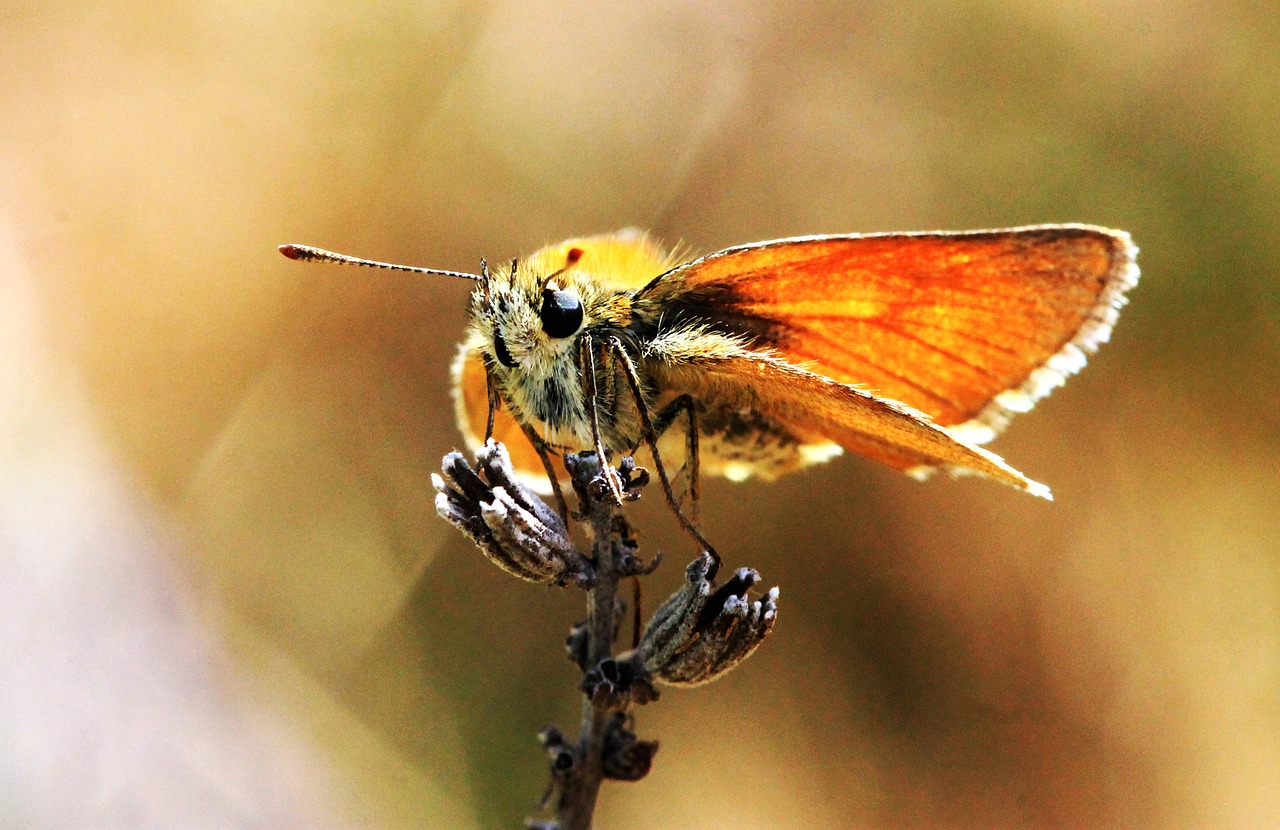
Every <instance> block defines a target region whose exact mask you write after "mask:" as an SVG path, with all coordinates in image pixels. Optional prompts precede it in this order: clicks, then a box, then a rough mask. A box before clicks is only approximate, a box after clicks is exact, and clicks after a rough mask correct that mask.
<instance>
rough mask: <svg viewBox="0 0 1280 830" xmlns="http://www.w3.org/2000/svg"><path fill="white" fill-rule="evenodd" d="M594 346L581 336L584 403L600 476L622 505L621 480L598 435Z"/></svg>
mask: <svg viewBox="0 0 1280 830" xmlns="http://www.w3.org/2000/svg"><path fill="white" fill-rule="evenodd" d="M595 345H596V344H595V341H594V340H593V339H592V338H591V337H590V336H589V335H583V338H582V348H581V349H580V351H579V359H580V361H581V364H582V366H581V368H582V375H583V377H584V378H586V381H587V395H586V403H587V413H588V415H589V416H590V419H591V440H592V443H593V445H594V447H593V448H594V449H595V451H596V457H597V458H599V459H600V474H601V475H603V476H604V480H605V481H606V482H607V483H608V485H609V492H611V493H612V494H613V498H614V500H615V501H617V503H618V504H622V480H621V478H620V477H619V476H618V472H617V471H616V470H614V469H613V467H612V466H610V464H609V456H608V455H606V454H605V449H604V439H603V438H602V437H601V435H600V410H599V408H598V407H597V406H596V401H597V399H598V395H599V394H600V393H599V386H598V385H597V379H596V355H595V351H596V348H595Z"/></svg>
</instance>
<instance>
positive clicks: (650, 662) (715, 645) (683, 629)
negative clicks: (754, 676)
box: [619, 553, 778, 686]
mask: <svg viewBox="0 0 1280 830" xmlns="http://www.w3.org/2000/svg"><path fill="white" fill-rule="evenodd" d="M712 567H713V564H712V559H711V557H710V556H709V555H707V554H705V553H704V554H702V556H700V557H698V558H697V559H695V560H694V561H693V562H692V563H690V565H689V567H688V568H687V569H686V571H685V574H686V579H687V581H686V582H685V585H684V587H682V588H681V589H680V590H679V591H677V592H676V593H674V594H672V595H671V597H670V599H668V600H667V601H666V602H664V603H663V604H662V605H661V606H660V607H659V608H658V610H657V611H656V612H655V613H654V615H653V619H651V620H650V621H649V625H648V626H647V627H646V628H645V631H644V635H643V636H642V637H641V638H640V646H639V648H638V649H637V652H638V654H639V656H640V659H642V660H643V666H644V669H645V672H646V673H648V674H650V675H652V676H653V677H654V678H655V679H657V680H660V681H662V682H664V683H669V684H672V685H677V686H696V685H698V684H701V683H707V682H709V681H711V680H714V679H716V678H717V677H719V676H720V675H722V674H724V673H725V672H727V671H729V670H730V669H732V668H733V667H734V666H736V665H738V664H739V663H741V662H742V661H743V660H745V659H747V657H749V656H750V655H751V653H752V652H753V651H755V650H756V647H757V646H759V645H760V643H761V641H763V640H764V638H765V636H766V635H767V634H768V633H769V631H770V630H772V628H773V623H774V621H775V620H776V619H777V617H778V589H777V588H772V589H770V590H769V592H768V593H766V594H765V595H764V598H763V599H760V600H756V601H754V602H752V601H750V600H748V599H747V590H748V589H749V588H751V587H753V586H754V585H755V584H756V583H757V582H759V581H760V574H758V573H756V572H755V571H753V570H752V569H750V568H739V569H738V570H737V571H736V572H735V573H734V575H733V576H732V577H730V578H729V580H728V581H726V582H725V583H724V584H723V585H721V586H720V587H718V588H717V587H715V586H714V585H713V584H712V583H711V582H710V580H708V578H707V576H708V574H709V573H711V570H712ZM621 659H622V658H621V657H620V658H619V660H621Z"/></svg>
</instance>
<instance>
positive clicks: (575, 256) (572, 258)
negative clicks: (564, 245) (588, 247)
mask: <svg viewBox="0 0 1280 830" xmlns="http://www.w3.org/2000/svg"><path fill="white" fill-rule="evenodd" d="M580 259H582V249H581V248H570V249H569V253H567V254H565V257H564V267H566V268H568V267H569V266H570V265H574V264H575V263H577V261H578V260H580Z"/></svg>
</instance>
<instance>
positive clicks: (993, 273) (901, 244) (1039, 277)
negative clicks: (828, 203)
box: [640, 225, 1138, 466]
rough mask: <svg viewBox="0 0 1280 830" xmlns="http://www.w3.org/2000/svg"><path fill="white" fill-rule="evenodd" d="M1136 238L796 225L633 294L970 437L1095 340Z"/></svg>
mask: <svg viewBox="0 0 1280 830" xmlns="http://www.w3.org/2000/svg"><path fill="white" fill-rule="evenodd" d="M1136 253H1137V250H1136V248H1134V246H1133V244H1132V243H1131V242H1130V240H1129V236H1128V235H1127V234H1125V233H1123V232H1120V231H1111V230H1107V229H1104V228H1095V227H1090V226H1085V225H1045V226H1034V227H1026V228H1011V229H1008V230H996V231H969V232H962V233H918V234H902V233H896V234H871V235H864V236H818V237H801V238H795V239H781V240H776V241H773V242H762V243H758V244H756V245H748V246H744V247H739V248H730V249H728V250H725V251H721V252H719V253H716V254H711V255H710V256H707V257H704V258H702V259H698V260H694V261H692V262H690V263H687V264H685V265H682V266H680V267H678V268H676V269H674V270H672V271H670V272H668V273H667V274H664V275H663V276H661V277H659V278H658V279H656V280H654V281H653V282H652V283H650V284H649V285H648V286H646V287H645V288H644V289H643V290H642V291H641V292H640V301H641V302H644V303H646V304H648V305H649V307H650V308H651V309H652V313H654V314H655V315H656V313H658V312H659V311H660V312H661V314H662V316H663V319H664V320H665V321H667V325H668V326H670V325H673V324H678V323H679V322H680V321H689V322H700V323H705V324H707V325H708V326H709V327H710V328H711V330H713V331H717V332H721V333H725V334H731V335H741V336H745V337H746V338H747V340H748V342H749V343H750V345H751V346H753V347H754V348H763V349H769V350H771V351H772V352H773V353H774V354H776V355H777V356H778V357H780V358H782V359H784V360H786V361H788V362H790V363H793V364H796V365H800V366H804V367H805V368H807V369H809V370H811V371H812V372H813V373H816V374H818V375H821V376H824V377H828V378H831V379H832V380H836V381H840V382H841V383H847V384H856V385H857V386H859V387H860V388H862V389H865V390H867V391H868V392H872V393H874V394H875V395H876V396H877V397H881V398H887V399H890V400H894V401H901V402H902V403H904V404H907V405H908V406H909V407H911V408H914V409H917V410H919V411H920V412H923V413H925V414H926V415H928V416H929V417H930V418H931V419H932V420H933V421H934V422H936V423H938V424H941V425H944V426H947V427H952V428H953V432H954V434H956V435H958V436H962V437H963V438H964V440H966V441H968V442H970V443H982V442H984V441H986V440H990V439H991V438H992V437H994V436H995V435H996V433H998V432H999V431H1000V429H1001V428H1003V427H1004V425H1005V424H1006V423H1007V422H1008V420H1009V418H1010V417H1011V416H1012V415H1013V414H1014V413H1016V412H1024V411H1026V410H1028V409H1030V408H1031V407H1032V405H1033V404H1034V403H1035V401H1036V400H1038V399H1039V398H1041V397H1043V396H1045V395H1046V394H1048V393H1049V392H1050V391H1052V390H1053V389H1054V388H1056V387H1057V386H1060V385H1061V384H1062V382H1063V381H1064V380H1065V379H1066V378H1067V377H1069V376H1070V375H1072V374H1074V373H1075V372H1077V371H1079V369H1080V368H1081V367H1083V366H1084V363H1085V358H1086V353H1089V352H1093V351H1094V350H1096V348H1097V347H1098V345H1099V344H1100V343H1103V342H1105V341H1106V340H1107V338H1108V336H1109V334H1110V331H1111V327H1112V325H1113V324H1114V322H1115V320H1116V315H1117V313H1118V311H1119V309H1120V307H1121V306H1122V305H1123V304H1124V301H1125V299H1124V292H1125V291H1126V290H1127V289H1129V288H1131V287H1132V286H1134V285H1135V284H1136V283H1137V279H1138V269H1137V266H1136V265H1135V262H1134V257H1135V255H1136ZM832 437H833V438H834V436H832ZM845 446H846V448H848V449H858V448H857V447H850V446H849V445H847V444H846V445H845ZM858 451H861V450H860V449H859V450H858ZM895 466H896V465H895Z"/></svg>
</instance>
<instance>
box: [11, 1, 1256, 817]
mask: <svg viewBox="0 0 1280 830" xmlns="http://www.w3.org/2000/svg"><path fill="white" fill-rule="evenodd" d="M584 5H585V4H584ZM794 5H795V4H792V3H782V2H775V3H760V2H745V0H744V1H743V2H720V3H704V4H698V3H689V2H668V3H643V4H631V3H628V4H616V5H606V6H594V7H591V8H582V7H579V6H578V5H576V4H568V3H519V2H490V3H474V2H457V3H423V4H417V5H415V4H407V3H396V2H375V3H366V4H352V5H351V6H350V7H349V8H343V7H339V6H336V5H334V4H323V3H312V2H305V0H304V1H303V2H292V3H284V4H262V3H240V4H236V3H209V4H204V5H200V4H190V3H188V4H172V5H170V6H168V7H160V6H157V5H156V4H153V3H132V4H130V3H125V4H119V3H115V4H107V3H98V4H94V3H87V2H81V3H68V4H60V5H59V6H58V7H57V8H56V9H55V7H54V6H53V5H51V4H48V3H22V2H19V3H17V4H13V3H10V4H9V5H8V6H7V7H6V8H5V9H4V10H3V11H0V31H2V32H3V45H0V77H2V78H4V81H3V82H2V83H0V297H3V301H2V302H0V342H2V343H3V346H4V347H3V349H2V350H0V660H2V661H3V664H2V668H0V823H3V824H5V825H6V826H15V827H16V826H30V827H56V828H62V827H112V826H114V827H134V826H157V827H173V826H188V827H240V826H244V827H251V826H273V827H396V828H398V827H415V826H429V827H460V828H466V827H486V828H487V827H494V828H496V827H514V826H518V822H519V820H520V819H521V818H522V817H523V816H524V815H526V814H527V813H528V811H529V809H530V808H531V806H532V805H533V803H534V802H535V800H536V799H537V798H538V796H539V794H540V793H541V791H542V788H543V786H544V783H545V772H544V769H543V760H542V758H541V757H540V754H539V750H538V749H537V746H536V744H535V743H534V740H533V735H534V733H535V732H536V731H537V730H538V729H539V728H541V726H542V725H543V724H544V723H546V722H547V721H550V720H558V721H560V722H561V723H562V724H564V725H566V726H568V725H571V724H572V723H573V722H574V720H575V712H576V706H577V701H576V698H575V696H574V693H573V692H572V686H573V684H574V682H575V680H576V678H575V676H574V674H573V672H572V671H571V669H570V666H569V664H568V663H567V662H566V661H565V660H564V659H563V657H562V655H561V651H560V642H561V638H562V636H563V632H564V630H565V628H566V627H567V626H568V625H569V623H571V622H572V621H573V620H574V619H575V618H576V617H577V615H579V614H580V613H581V612H580V597H578V596H576V595H575V594H574V593H573V592H568V591H564V592H562V591H554V590H547V589H540V588H535V587H531V586H528V585H524V584H518V583H515V582H514V581H512V580H509V579H507V578H505V577H503V576H502V575H501V574H500V573H499V572H497V571H496V570H495V569H493V568H492V567H490V566H487V565H486V564H485V563H484V562H483V561H482V560H481V559H480V557H479V556H478V554H477V553H476V552H475V551H474V550H473V549H470V548H468V547H467V546H466V545H464V544H463V543H462V542H461V539H460V537H458V536H457V535H456V534H455V533H454V532H453V531H452V530H451V529H450V528H449V527H448V526H447V525H445V524H444V523H443V522H441V521H440V520H439V519H437V518H436V516H435V514H434V509H433V507H432V495H433V493H432V492H431V490H430V485H429V482H428V475H429V473H430V472H431V470H432V469H433V467H434V466H435V464H436V462H437V461H438V459H439V457H440V455H441V454H442V453H443V452H444V451H445V450H448V449H450V448H451V447H452V446H453V445H454V444H455V442H456V441H457V437H456V432H455V430H454V427H453V424H452V415H451V408H450V403H449V397H448V377H447V369H446V366H447V361H448V359H449V357H450V355H451V354H452V350H453V348H454V344H455V342H456V341H457V340H458V339H459V337H460V335H461V331H462V327H463V325H464V305H465V298H466V293H467V289H468V286H466V285H465V284H463V283H460V282H457V281H450V280H430V279H415V278H407V277H405V276H403V275H396V274H383V273H366V272H355V271H350V270H344V269H337V268H322V267H308V266H302V265H298V264H295V263H290V262H287V261H286V260H284V259H283V258H281V257H279V255H277V254H276V253H275V246H276V245H277V244H279V243H281V242H305V243H311V244H318V245H323V246H326V247H330V248H335V249H338V250H343V251H348V252H351V253H356V254H362V255H366V256H374V257H378V258H382V259H390V260H398V261H405V262H413V263H419V264H424V265H431V266H435V267H441V268H454V269H460V270H471V269H474V268H475V267H476V266H477V261H478V259H479V257H480V256H482V255H483V256H488V257H489V258H490V259H491V260H502V259H504V258H509V257H511V256H513V255H516V254H520V253H524V252H527V251H529V250H531V249H532V248H534V247H536V246H538V245H540V244H542V243H544V242H550V241H556V240H558V239H559V238H562V237H565V236H568V235H571V234H580V233H592V232H601V231H607V230H611V229H613V228H617V227H621V226H625V225H638V226H642V227H647V228H650V229H652V230H653V231H654V232H655V233H656V234H657V235H659V236H660V237H662V238H664V239H667V240H668V241H672V242H674V241H677V240H684V241H686V242H687V243H688V244H690V245H691V246H693V247H695V248H697V249H699V250H702V251H709V250H715V249H717V248H720V247H724V246H727V245H730V244H736V243H743V242H750V241H755V240H759V239H767V238H773V237H780V236H786V235H791V234H800V233H819V232H845V231H854V230H859V231H875V230H907V229H932V228H968V227H993V226H1003V225H1012V224H1023V223H1032V222H1048V221H1073V220H1074V221H1088V222H1095V223H1100V224H1107V225H1112V226H1115V227H1121V228H1126V229H1128V230H1130V231H1131V232H1132V233H1133V235H1134V238H1135V240H1136V241H1137V243H1138V244H1139V245H1140V246H1141V248H1142V255H1141V263H1142V266H1143V271H1144V277H1143V283H1142V285H1141V286H1139V288H1138V289H1137V291H1136V292H1135V293H1134V295H1133V302H1132V305H1131V306H1130V307H1129V309H1128V310H1127V311H1126V312H1125V314H1124V315H1123V317H1122V319H1121V323H1120V326H1119V327H1118V329H1117V332H1116V337H1115V339H1114V342H1113V343H1112V344H1110V345H1109V346H1107V347H1106V348H1105V349H1104V350H1103V351H1102V352H1101V353H1100V354H1099V356H1098V357H1097V358H1096V359H1095V360H1094V361H1093V364H1092V365H1091V366H1090V367H1089V368H1088V369H1087V370H1086V371H1085V373H1084V374H1083V375H1082V376H1081V377H1079V378H1077V379H1076V380H1074V381H1073V382H1072V383H1071V384H1069V385H1068V387H1067V388H1066V389H1064V390H1062V391H1060V392H1059V393H1058V394H1057V395H1055V396H1054V397H1053V398H1052V399H1051V400H1049V401H1048V402H1046V403H1044V404H1042V405H1041V406H1040V407H1039V408H1038V409H1037V410H1036V412H1034V413H1033V414H1031V415H1029V416H1024V417H1022V418H1020V419H1019V420H1018V421H1017V422H1016V423H1015V424H1014V426H1013V427H1012V429H1011V430H1010V431H1009V432H1008V433H1007V435H1006V436H1004V437H1003V438H1001V439H1000V440H999V441H998V442H997V443H996V444H995V446H994V448H995V449H996V450H997V451H998V452H1000V453H1001V454H1003V455H1004V456H1005V457H1006V458H1008V459H1009V460H1010V461H1011V463H1013V464H1014V465H1015V466H1017V467H1019V468H1020V469H1022V470H1024V471H1026V472H1027V473H1028V475H1031V476H1032V477H1034V478H1036V479H1038V480H1041V481H1044V482H1046V483H1048V484H1050V485H1051V486H1052V487H1053V489H1054V492H1055V494H1056V496H1057V502H1056V503H1054V504H1046V503H1040V502H1038V501H1036V500H1033V499H1031V498H1029V497H1025V496H1021V495H1019V494H1017V493H1014V492H1012V491H1009V490H1006V489H1004V488H1000V487H996V486H994V485H989V484H984V483H982V482H977V481H971V480H969V481H959V482H950V481H938V482H933V483H930V484H928V485H920V484H917V483H914V482H912V481H909V480H906V479H904V478H902V477H900V476H898V475H896V474H894V473H892V472H891V471H887V470H883V469H879V468H875V467H873V466H872V465H870V464H868V463H864V462H862V461H859V460H858V459H853V458H845V459H841V460H839V461H837V462H835V463H832V464H830V465H828V466H827V467H825V468H822V469H819V470H815V471H813V472H811V473H808V474H805V475H802V476H798V477H795V478H793V479H789V480H787V481H785V482H782V483H779V484H777V485H773V486H769V485H761V484H746V485H738V486H735V485H730V484H728V483H723V482H720V483H716V484H714V485H712V486H710V487H708V488H707V490H708V493H707V498H706V503H705V505H704V510H703V513H704V516H705V518H706V529H707V532H708V534H709V536H710V537H711V538H712V539H715V540H717V543H718V545H719V546H720V548H721V550H722V551H723V552H724V553H725V554H726V555H727V556H728V558H729V559H730V561H731V562H732V563H734V564H750V565H753V566H755V567H757V568H759V569H760V570H761V571H762V572H763V573H764V575H765V579H766V580H767V584H770V585H772V584H778V585H780V586H781V587H782V614H781V619H780V622H779V625H778V628H777V630H776V633H775V635H774V636H773V638H771V640H770V642H769V643H767V644H766V645H765V647H764V648H763V649H762V650H761V652H760V653H759V654H758V655H757V656H756V657H755V658H753V659H752V661H751V662H749V663H748V664H747V665H745V666H744V667H742V668H741V669H739V670H738V671H736V672H735V673H734V674H733V675H732V676H730V677H729V678H728V679H726V680H725V681H723V682H721V683H719V684H717V685H715V686H712V687H710V688H707V689H702V690H696V691H692V692H675V691H672V692H668V693H667V694H665V695H664V696H663V699H662V700H661V701H659V702H658V703H657V704H656V705H654V706H652V707H649V708H647V709H645V710H643V711H642V712H641V713H640V716H639V717H640V720H639V724H640V731H641V733H642V735H643V736H645V737H656V738H659V739H660V740H661V741H662V750H661V752H660V754H659V755H658V758H657V762H656V766H655V769H654V772H653V774H652V775H651V776H650V777H649V778H648V779H646V780H645V781H644V782H642V783H639V784H636V785H613V786H610V787H609V788H608V789H607V790H606V791H605V794H604V796H603V800H602V807H601V822H600V824H601V826H604V827H619V828H621V827H689V828H700V827H705V828H712V827H727V826H732V827H744V828H752V827H760V828H764V827H771V828H772V827H806V828H827V827H829V828H847V827H851V826H857V827H869V828H877V827H886V828H892V827H903V826H921V825H928V826H944V827H1050V826H1053V827H1096V828H1104V827H1188V828H1192V827H1242V828H1243V827H1258V826H1267V825H1275V824H1277V823H1280V795H1278V794H1277V789H1276V786H1275V782H1276V781H1277V780H1278V778H1280V742H1278V741H1277V737H1278V734H1277V732H1278V726H1280V724H1278V723H1277V720H1278V713H1280V697H1278V695H1277V690H1278V684H1280V574H1278V573H1277V571H1278V569H1280V549H1278V545H1277V538H1278V537H1280V511H1278V510H1277V506H1276V504H1277V502H1276V500H1277V497H1278V494H1280V465H1278V464H1277V461H1278V455H1277V446H1278V439H1280V419H1278V415H1277V411H1278V410H1277V399H1278V396H1280V371H1278V370H1277V366H1280V279H1277V269H1278V267H1280V212H1277V210H1276V205H1277V204H1278V203H1280V129H1278V128H1280V118H1278V117H1277V115H1278V113H1280V106H1278V105H1280V100H1278V99H1280V80H1278V79H1280V51H1277V49H1276V48H1275V44H1276V43H1277V42H1280V17H1278V16H1277V15H1276V14H1275V9H1274V7H1273V6H1272V5H1271V4H1267V3H1249V2H1243V0H1241V1H1240V2H1232V3H1227V4H1214V5H1212V9H1213V11H1212V12H1211V11H1208V9H1210V8H1211V7H1210V5H1207V4H1194V3H1179V2H1174V1H1173V0H1163V2H1154V3H1120V4H1116V3H1097V2H1089V0H1080V1H1079V2H1070V3H1066V2H1064V3H1041V2H965V3H933V4H918V5H911V6H906V5H898V4H875V3H845V2H832V3H817V4H806V5H804V6H803V8H800V9H794V8H793V6H794ZM651 501H652V502H653V503H651V504H644V505H641V507H642V508H643V509H641V510H640V511H639V514H638V515H639V516H640V521H641V522H642V523H643V526H644V527H645V528H646V531H647V536H646V543H647V544H648V546H649V547H648V550H649V551H650V552H652V551H653V550H656V549H657V548H659V547H662V548H665V549H667V550H668V551H669V552H670V555H671V557H672V562H671V564H669V565H668V566H666V567H664V568H663V569H662V570H661V571H660V572H659V574H658V575H657V576H655V577H654V578H653V581H652V583H651V587H650V592H651V594H652V595H653V596H655V597H656V596H658V595H660V594H662V593H665V591H667V590H669V589H670V588H671V587H673V586H674V585H675V584H676V583H677V582H678V580H679V578H680V567H679V565H678V564H676V563H677V562H678V561H682V560H683V559H684V558H685V557H687V556H688V555H689V554H690V551H689V550H688V543H687V542H686V541H685V540H684V539H683V537H681V536H680V534H679V533H678V532H677V528H676V526H675V524H674V522H673V521H672V520H671V518H670V517H669V516H667V515H666V514H665V512H664V511H663V510H661V509H660V505H658V504H657V502H656V500H651Z"/></svg>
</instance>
